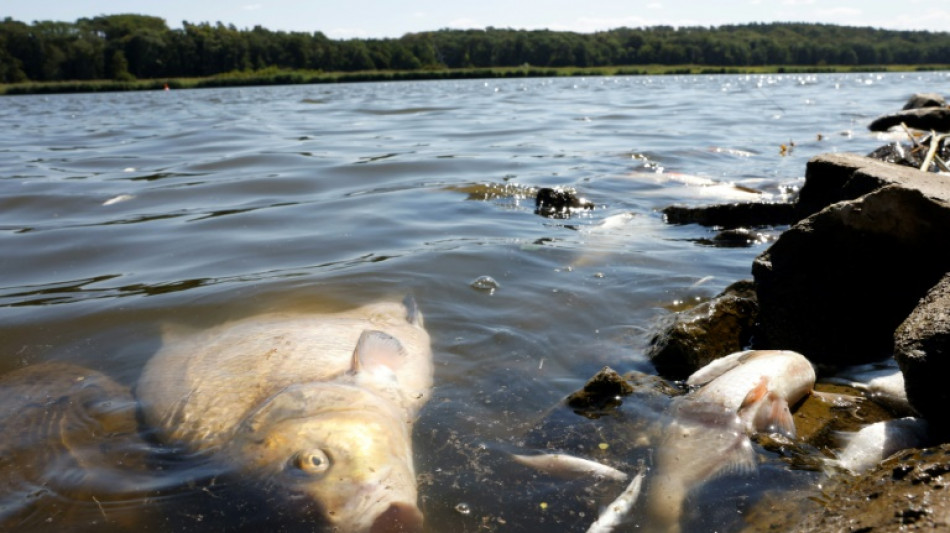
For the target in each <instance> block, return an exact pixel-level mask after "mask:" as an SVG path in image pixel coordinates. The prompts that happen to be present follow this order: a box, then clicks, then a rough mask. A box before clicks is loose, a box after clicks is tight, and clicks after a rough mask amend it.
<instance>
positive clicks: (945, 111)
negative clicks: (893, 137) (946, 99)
mask: <svg viewBox="0 0 950 533" xmlns="http://www.w3.org/2000/svg"><path fill="white" fill-rule="evenodd" d="M901 124H905V125H906V126H907V127H908V128H914V129H918V130H935V131H942V132H945V131H950V108H947V107H918V108H915V109H906V110H904V111H899V112H897V113H891V114H890V115H884V116H881V117H878V118H876V119H874V120H873V121H871V124H869V125H868V129H870V130H871V131H887V130H889V129H891V128H892V127H894V126H900V125H901Z"/></svg>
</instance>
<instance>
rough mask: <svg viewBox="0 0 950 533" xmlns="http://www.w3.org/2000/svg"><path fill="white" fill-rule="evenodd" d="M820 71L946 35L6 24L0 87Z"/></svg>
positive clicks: (892, 59) (918, 57)
mask: <svg viewBox="0 0 950 533" xmlns="http://www.w3.org/2000/svg"><path fill="white" fill-rule="evenodd" d="M655 64H663V65H704V66H710V67H750V66H758V65H796V66H814V67H821V66H826V65H842V66H862V65H864V66H886V65H894V64H900V65H924V64H929V65H933V64H942V65H947V64H950V33H947V32H924V31H894V30H882V29H874V28H859V27H849V26H836V25H827V24H806V23H768V24H745V25H733V26H718V27H680V28H673V27H668V26H654V27H648V28H617V29H614V30H610V31H603V32H597V33H589V34H588V33H574V32H564V31H548V30H516V29H499V28H492V27H489V28H486V29H484V30H454V29H442V30H438V31H430V32H422V33H410V34H406V35H403V36H402V37H400V38H392V39H348V40H333V39H329V38H327V37H326V36H325V35H324V34H323V33H321V32H319V31H315V32H313V33H304V32H283V31H271V30H268V29H266V28H262V27H260V26H255V27H254V28H252V29H238V28H236V27H234V26H233V25H223V24H221V23H220V22H219V23H216V24H210V23H206V22H203V23H189V22H183V23H182V27H181V28H169V26H168V24H167V23H166V21H165V20H164V19H162V18H158V17H153V16H146V15H135V14H122V15H105V16H97V17H92V18H82V19H79V20H77V21H75V22H56V21H35V22H32V23H29V24H28V23H24V22H20V21H16V20H13V19H11V18H9V17H7V18H6V19H4V20H3V21H2V22H0V83H20V82H49V81H65V80H118V81H128V80H135V79H160V78H170V77H203V76H214V75H218V74H223V73H229V72H252V71H259V70H263V69H268V68H270V69H273V68H280V69H300V70H309V71H321V72H357V71H382V70H397V71H425V70H433V71H434V70H442V69H463V68H468V69H472V68H499V67H523V66H524V67H529V66H530V67H535V68H554V67H603V66H636V65H655Z"/></svg>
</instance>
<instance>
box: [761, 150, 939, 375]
mask: <svg viewBox="0 0 950 533" xmlns="http://www.w3.org/2000/svg"><path fill="white" fill-rule="evenodd" d="M875 163H876V162H875ZM876 164H879V165H885V163H876ZM869 166H870V167H875V166H876V165H869ZM887 166H888V167H889V168H891V169H897V170H894V171H893V174H890V175H887V176H883V175H882V176H879V175H876V174H875V173H874V172H871V173H868V174H862V175H861V176H858V174H859V173H861V172H863V171H864V168H865V167H862V168H861V169H859V170H857V171H855V172H854V174H853V176H852V177H851V179H850V181H846V182H845V183H844V184H843V185H842V186H841V187H839V188H838V189H839V190H842V191H843V190H848V188H849V185H850V184H851V183H852V182H855V181H858V183H856V185H857V186H859V187H864V186H865V185H866V184H865V183H863V182H862V181H861V180H864V181H866V182H868V183H870V182H872V181H875V180H876V179H878V178H880V179H884V178H889V179H890V180H891V181H892V182H895V183H900V182H902V181H903V183H901V184H899V185H887V186H885V187H883V188H881V189H879V190H876V191H874V192H872V193H870V194H867V195H865V196H863V197H861V198H859V199H857V200H854V201H846V202H839V203H836V204H833V205H831V206H829V207H827V208H825V209H824V210H822V211H820V212H818V213H816V214H815V215H812V216H810V217H808V218H807V219H805V220H803V221H801V222H800V223H798V224H796V225H795V226H793V227H792V228H790V229H789V230H787V231H786V232H785V233H784V234H782V236H781V237H780V238H779V239H778V240H777V241H776V242H775V243H774V244H773V245H772V246H771V247H770V248H769V249H768V250H766V251H765V252H764V253H762V254H761V255H760V256H759V257H757V258H756V259H755V261H754V262H753V265H752V273H753V276H754V278H755V283H756V291H757V294H758V301H759V307H760V309H759V314H758V320H759V324H758V328H757V330H756V335H755V338H754V342H753V344H754V347H755V348H758V349H768V348H775V349H787V350H795V351H798V352H800V353H802V354H804V355H805V356H807V357H808V358H809V359H810V360H811V361H813V362H815V363H818V364H830V365H846V364H858V363H862V362H870V361H874V360H879V359H884V358H886V357H888V356H889V355H891V353H892V351H893V332H894V330H895V329H896V328H897V326H898V325H900V324H901V322H903V321H904V318H906V317H907V315H908V314H909V313H910V312H911V311H912V310H913V309H914V307H916V305H917V302H918V300H919V299H920V298H921V297H922V296H923V295H924V294H925V293H926V292H927V291H928V290H929V289H930V288H931V287H932V286H933V285H934V284H935V283H936V282H937V280H939V279H940V278H941V277H942V276H943V275H944V273H946V272H947V271H950V248H948V247H947V246H945V242H946V235H947V232H948V231H950V183H947V182H946V181H943V182H940V181H937V180H935V179H934V178H936V177H935V176H934V175H932V174H927V173H922V172H919V171H914V170H912V169H904V168H903V167H896V166H893V165H887ZM908 173H912V174H913V175H912V174H908ZM804 192H805V191H804V190H803V191H802V196H803V197H804Z"/></svg>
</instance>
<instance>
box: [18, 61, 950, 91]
mask: <svg viewBox="0 0 950 533" xmlns="http://www.w3.org/2000/svg"><path fill="white" fill-rule="evenodd" d="M937 70H950V65H861V66H854V65H848V66H844V65H830V66H818V67H816V66H796V65H785V66H780V65H774V66H758V67H711V66H706V65H636V66H628V67H615V66H614V67H590V68H581V67H561V68H544V67H531V66H524V67H492V68H470V69H433V70H386V71H383V70H368V71H358V72H322V71H311V70H287V69H279V68H275V67H270V68H266V69H262V70H256V71H235V72H228V73H224V74H216V75H214V76H207V77H199V78H162V79H150V80H125V81H120V80H87V81H54V82H25V83H12V84H0V95H16V94H55V93H86V92H111V91H150V90H164V89H165V88H166V87H167V88H169V89H199V88H207V87H241V86H252V85H293V84H307V83H355V82H371V81H408V80H448V79H481V78H484V79H491V78H529V77H530V78H548V77H559V76H661V75H692V74H805V73H833V72H916V71H937Z"/></svg>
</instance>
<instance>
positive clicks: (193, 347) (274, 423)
mask: <svg viewBox="0 0 950 533" xmlns="http://www.w3.org/2000/svg"><path fill="white" fill-rule="evenodd" d="M163 340H164V344H163V346H162V348H161V349H160V350H159V352H158V353H157V354H156V355H155V356H154V357H153V358H152V359H151V360H150V361H149V362H148V364H147V365H146V367H145V370H144V371H143V373H142V377H141V378H140V380H139V383H138V387H137V393H138V396H139V398H140V400H141V402H142V410H143V414H144V418H145V421H146V422H147V423H148V424H149V425H151V426H152V427H154V428H156V430H157V431H158V435H159V437H160V438H162V439H163V440H164V441H166V442H168V443H173V444H177V445H183V446H185V447H187V448H188V449H190V450H191V451H193V452H199V453H207V454H210V455H211V457H212V458H213V459H214V460H216V461H218V462H220V464H223V465H228V466H229V467H231V468H233V470H234V471H235V472H236V473H237V474H239V475H240V476H241V477H242V478H244V479H247V480H248V483H249V484H251V485H253V486H255V487H257V488H260V489H261V490H263V491H265V492H267V493H268V494H273V495H275V498H273V499H275V500H280V501H283V502H285V503H287V504H289V505H290V506H292V507H293V509H295V510H296V511H298V512H299V513H300V514H302V515H304V516H305V517H306V518H307V519H310V518H311V516H310V515H316V516H313V518H314V519H316V521H320V520H322V521H324V522H326V523H328V525H330V526H331V527H333V528H335V529H336V530H340V531H347V532H360V533H362V532H369V531H372V532H373V533H376V532H382V531H386V532H389V531H420V530H421V528H422V514H421V512H420V511H419V509H418V506H417V503H416V500H417V490H416V478H415V470H414V466H413V457H412V448H411V430H412V424H413V422H414V420H415V418H416V415H417V412H418V410H419V408H420V407H421V406H422V405H423V404H424V403H425V402H426V400H427V399H428V396H429V392H430V388H431V386H432V352H431V349H430V345H429V344H430V341H429V335H428V334H427V333H426V331H425V329H424V328H423V323H422V315H421V314H420V313H419V312H418V310H417V309H416V307H415V303H414V302H412V301H411V300H409V301H407V303H406V304H398V303H377V304H373V305H368V306H365V307H361V308H358V309H355V310H351V311H347V312H342V313H335V314H326V315H301V314H268V315H261V316H253V317H250V318H246V319H243V320H238V321H235V322H229V323H226V324H223V325H220V326H218V327H214V328H211V329H208V330H205V331H200V332H194V333H191V334H186V335H166V338H164V339H163Z"/></svg>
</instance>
